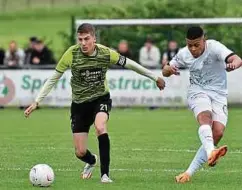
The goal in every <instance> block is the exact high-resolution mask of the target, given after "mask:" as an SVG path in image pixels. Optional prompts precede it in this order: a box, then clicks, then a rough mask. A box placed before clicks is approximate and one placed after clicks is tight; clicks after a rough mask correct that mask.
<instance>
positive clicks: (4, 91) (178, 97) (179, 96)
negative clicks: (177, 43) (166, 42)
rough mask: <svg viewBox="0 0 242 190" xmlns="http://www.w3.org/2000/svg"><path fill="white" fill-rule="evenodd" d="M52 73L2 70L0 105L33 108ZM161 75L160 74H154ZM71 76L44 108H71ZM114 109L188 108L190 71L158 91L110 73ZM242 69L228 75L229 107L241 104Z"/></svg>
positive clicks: (124, 73) (125, 74)
mask: <svg viewBox="0 0 242 190" xmlns="http://www.w3.org/2000/svg"><path fill="white" fill-rule="evenodd" d="M52 72H53V71H51V70H0V105H5V106H8V105H9V106H19V105H28V104H30V103H31V102H32V101H33V100H34V98H35V97H36V95H37V93H38V92H39V90H40V88H41V87H42V86H43V84H44V82H45V81H46V79H47V78H48V77H49V76H50V75H51V74H52ZM155 72H156V73H157V74H160V72H161V71H160V70H156V71H155ZM70 78H71V72H70V71H67V72H66V73H65V74H64V75H63V77H62V78H61V79H60V80H59V82H58V83H57V85H56V86H55V88H54V89H53V90H52V91H51V93H50V94H49V95H48V96H47V97H46V98H45V100H44V101H43V102H42V105H50V106H70V103H71V87H70V84H69V82H70ZM107 78H108V84H109V88H110V92H111V96H112V99H113V106H165V107H174V106H177V107H180V106H186V104H187V100H186V96H187V87H188V85H189V73H188V71H181V75H180V76H172V77H170V78H166V88H165V90H164V91H162V92H161V91H159V90H158V88H157V87H156V85H155V83H154V82H153V81H151V80H150V79H148V78H145V77H143V76H141V75H139V74H136V73H135V72H133V71H128V70H110V71H108V73H107ZM241 78H242V69H239V70H237V71H234V72H230V73H228V88H229V98H228V100H229V103H240V104H242V85H241V84H240V82H239V81H241Z"/></svg>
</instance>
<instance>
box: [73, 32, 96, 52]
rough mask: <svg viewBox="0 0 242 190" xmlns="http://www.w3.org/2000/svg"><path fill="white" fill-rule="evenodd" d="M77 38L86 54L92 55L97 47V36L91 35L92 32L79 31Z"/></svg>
mask: <svg viewBox="0 0 242 190" xmlns="http://www.w3.org/2000/svg"><path fill="white" fill-rule="evenodd" d="M77 38H78V42H79V44H80V47H81V51H82V52H83V53H84V54H86V55H91V54H92V53H93V52H94V49H95V43H96V38H95V36H93V35H91V34H90V33H78V34H77Z"/></svg>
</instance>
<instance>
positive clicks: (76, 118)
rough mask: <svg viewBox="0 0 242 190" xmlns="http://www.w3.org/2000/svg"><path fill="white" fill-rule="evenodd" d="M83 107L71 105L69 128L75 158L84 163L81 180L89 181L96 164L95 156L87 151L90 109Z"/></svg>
mask: <svg viewBox="0 0 242 190" xmlns="http://www.w3.org/2000/svg"><path fill="white" fill-rule="evenodd" d="M85 105H86V104H75V103H72V106H71V127H72V133H73V142H74V146H75V154H76V157H77V158H78V159H80V160H81V161H83V162H85V163H86V165H85V167H84V169H83V172H82V174H81V178H82V179H89V178H91V176H92V172H93V170H94V167H95V165H96V163H97V156H96V155H94V154H92V153H91V152H90V151H89V150H88V149H87V140H88V133H89V129H90V126H91V124H92V122H93V119H92V118H90V114H89V109H90V108H88V107H87V106H85Z"/></svg>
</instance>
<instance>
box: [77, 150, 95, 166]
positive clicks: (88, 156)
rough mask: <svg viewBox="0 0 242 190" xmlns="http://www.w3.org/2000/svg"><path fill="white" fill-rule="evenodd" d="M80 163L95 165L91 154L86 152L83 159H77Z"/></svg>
mask: <svg viewBox="0 0 242 190" xmlns="http://www.w3.org/2000/svg"><path fill="white" fill-rule="evenodd" d="M78 158H79V159H80V160H81V161H83V162H86V163H88V164H91V165H92V164H95V163H96V158H95V156H93V155H92V153H91V152H90V151H89V150H87V152H86V154H85V155H84V156H83V157H78Z"/></svg>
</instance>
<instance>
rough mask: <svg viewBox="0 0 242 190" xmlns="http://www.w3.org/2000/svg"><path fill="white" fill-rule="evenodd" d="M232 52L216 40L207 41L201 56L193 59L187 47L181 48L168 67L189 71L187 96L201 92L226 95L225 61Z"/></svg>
mask: <svg viewBox="0 0 242 190" xmlns="http://www.w3.org/2000/svg"><path fill="white" fill-rule="evenodd" d="M232 54H233V52H232V51H231V50H229V49H228V48H227V47H225V46H224V45H223V44H221V43H220V42H218V41H216V40H207V41H206V45H205V51H204V52H203V54H202V55H201V56H200V57H198V58H194V57H193V56H192V54H191V53H190V51H189V49H188V47H187V46H186V47H184V48H182V49H181V50H180V51H179V52H178V53H177V55H176V56H175V57H174V58H173V59H172V60H171V61H170V65H176V66H177V67H186V68H189V71H190V88H189V90H188V93H189V94H193V93H196V92H197V91H201V90H209V91H216V92H217V93H219V94H221V95H227V93H228V92H227V91H228V90H227V74H226V70H225V69H226V60H227V58H228V57H229V56H230V55H232Z"/></svg>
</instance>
